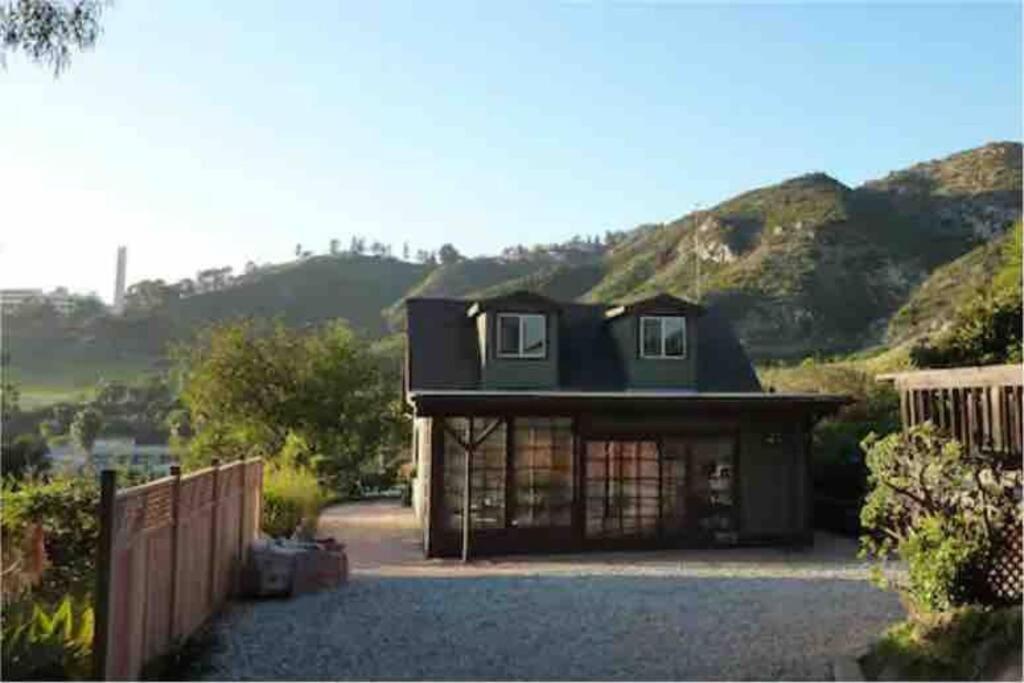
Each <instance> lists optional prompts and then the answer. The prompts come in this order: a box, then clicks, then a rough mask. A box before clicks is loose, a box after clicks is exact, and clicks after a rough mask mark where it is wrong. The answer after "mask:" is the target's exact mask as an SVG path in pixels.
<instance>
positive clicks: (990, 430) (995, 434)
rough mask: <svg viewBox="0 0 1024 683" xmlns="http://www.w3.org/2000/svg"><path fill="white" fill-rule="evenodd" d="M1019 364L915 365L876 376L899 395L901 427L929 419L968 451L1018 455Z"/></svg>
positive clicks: (1012, 456) (1019, 432)
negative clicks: (919, 367) (925, 367)
mask: <svg viewBox="0 0 1024 683" xmlns="http://www.w3.org/2000/svg"><path fill="white" fill-rule="evenodd" d="M1022 372H1024V370H1022V368H1021V366H1020V365H992V366H986V367H971V368H949V369H944V370H918V371H915V372H898V373H893V374H889V375H881V376H879V378H878V379H879V380H882V381H891V382H893V384H894V385H895V387H896V391H897V392H898V393H899V396H900V419H901V421H902V422H903V426H904V427H910V426H912V425H916V424H920V423H922V422H925V421H928V420H931V422H932V424H934V425H935V426H936V427H938V428H939V429H941V430H943V431H945V432H947V433H949V434H951V435H952V436H953V437H954V438H956V439H957V440H958V441H960V442H961V443H962V444H964V447H965V448H967V449H968V450H969V451H970V452H977V451H979V450H984V451H989V452H992V453H998V454H1004V455H1006V456H1008V457H1010V458H1013V459H1016V460H1019V459H1020V457H1021V450H1022V449H1021V441H1022V437H1021V430H1022V428H1024V425H1022V413H1024V409H1022V393H1024V391H1022V386H1021V385H1022V383H1024V381H1022Z"/></svg>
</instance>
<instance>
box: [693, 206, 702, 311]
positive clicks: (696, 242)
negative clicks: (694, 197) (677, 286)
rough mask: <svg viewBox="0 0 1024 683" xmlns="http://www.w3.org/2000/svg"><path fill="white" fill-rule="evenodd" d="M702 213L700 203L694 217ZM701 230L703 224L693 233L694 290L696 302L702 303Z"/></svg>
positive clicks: (695, 208) (695, 209)
mask: <svg viewBox="0 0 1024 683" xmlns="http://www.w3.org/2000/svg"><path fill="white" fill-rule="evenodd" d="M698 212H700V203H699V202H698V203H696V204H694V205H693V213H694V217H695V218H696V217H697V214H698ZM700 228H701V224H698V225H697V227H696V229H695V230H694V231H693V258H694V259H695V261H694V278H695V283H694V290H695V291H696V295H697V297H696V302H697V303H700V297H701V291H700Z"/></svg>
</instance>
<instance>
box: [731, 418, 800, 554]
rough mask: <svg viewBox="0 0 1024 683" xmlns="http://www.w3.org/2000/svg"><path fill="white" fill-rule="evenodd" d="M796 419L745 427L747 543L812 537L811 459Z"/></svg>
mask: <svg viewBox="0 0 1024 683" xmlns="http://www.w3.org/2000/svg"><path fill="white" fill-rule="evenodd" d="M804 441H805V439H804V432H803V427H802V425H801V422H799V421H798V420H796V419H791V420H788V421H787V420H783V419H781V418H780V419H779V420H778V421H777V422H773V423H765V422H756V423H753V424H747V425H744V427H743V429H742V430H741V439H740V461H739V472H740V473H739V485H740V490H739V495H740V500H741V501H742V502H741V506H740V511H741V526H740V528H741V534H742V535H743V536H744V537H745V538H746V539H747V540H758V539H762V538H776V539H777V538H789V539H796V538H798V537H803V536H805V535H806V534H807V533H809V521H810V516H809V511H808V507H807V504H808V500H807V489H808V481H809V473H808V471H807V469H808V458H807V457H806V453H805V452H804Z"/></svg>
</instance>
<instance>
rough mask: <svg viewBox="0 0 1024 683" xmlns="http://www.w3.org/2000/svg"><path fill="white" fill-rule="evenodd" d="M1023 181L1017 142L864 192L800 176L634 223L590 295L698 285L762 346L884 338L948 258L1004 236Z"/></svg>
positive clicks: (791, 350)
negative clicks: (703, 207) (672, 217)
mask: <svg viewBox="0 0 1024 683" xmlns="http://www.w3.org/2000/svg"><path fill="white" fill-rule="evenodd" d="M1020 188H1021V146H1020V145H1019V144H1017V143H997V144H992V145H987V146H985V147H981V148H978V149H975V150H970V151H968V152H962V153H959V154H955V155H953V156H951V157H948V158H946V159H942V160H939V161H932V162H928V163H925V164H919V165H917V166H914V167H912V168H910V169H907V170H905V171H899V172H896V173H892V174H890V175H889V176H887V177H886V178H883V179H881V180H878V181H873V182H869V183H866V184H864V185H862V186H860V187H857V188H850V187H847V186H845V185H843V184H842V183H840V182H839V181H837V180H835V179H834V178H831V177H829V176H828V175H825V174H820V173H816V174H811V175H807V176H802V177H799V178H794V179H792V180H788V181H785V182H782V183H780V184H778V185H773V186H770V187H765V188H760V189H757V190H754V191H751V192H748V193H745V194H742V195H740V196H738V197H735V198H733V199H730V200H727V201H725V202H723V203H721V204H719V205H718V206H715V207H713V208H711V209H710V210H707V211H701V212H695V213H691V214H688V215H686V216H683V217H682V218H680V219H678V220H676V221H673V222H671V223H668V224H666V225H660V226H652V227H648V228H644V229H640V230H637V231H635V232H634V233H633V234H632V236H631V238H630V239H629V240H627V241H626V242H625V243H624V244H622V245H619V246H618V247H616V248H615V249H614V250H613V251H612V252H611V253H610V254H609V255H608V257H607V275H606V276H605V277H604V278H603V279H602V281H601V282H599V283H598V284H597V285H596V286H595V287H594V288H593V289H592V290H590V292H588V293H587V294H586V295H585V296H586V298H588V299H590V300H605V299H619V298H632V297H637V296H643V295H645V294H649V293H650V292H653V291H655V290H667V291H670V292H672V293H675V294H679V295H682V296H689V297H696V296H697V294H698V291H699V292H700V293H701V295H702V298H704V299H705V300H708V301H712V302H715V303H718V304H720V305H722V306H723V307H725V308H726V310H727V311H728V312H729V314H730V316H731V317H732V319H733V321H734V323H735V324H736V325H737V327H738V328H739V330H740V334H741V336H742V337H743V339H744V340H745V342H746V343H747V345H748V348H750V349H751V351H752V352H753V353H754V354H755V355H756V356H759V357H762V358H765V357H776V358H778V357H793V356H801V355H806V354H807V353H810V352H816V351H817V352H836V351H848V350H853V349H857V348H861V347H864V346H869V345H873V344H877V343H881V342H882V341H883V340H884V335H885V331H886V327H887V324H888V320H889V317H890V316H891V315H892V314H893V313H894V312H895V311H896V310H898V309H899V308H900V306H902V305H903V303H905V302H906V301H907V300H908V298H909V297H910V296H911V294H912V293H913V292H914V291H915V289H916V288H917V286H919V285H920V284H921V283H922V282H923V281H924V280H925V279H926V277H927V276H928V275H929V273H931V272H932V271H933V270H934V269H935V268H936V267H938V266H940V265H942V264H944V263H947V262H949V261H950V260H952V259H955V258H957V257H959V256H961V255H963V254H965V253H967V252H968V251H970V250H971V249H973V248H975V247H977V246H979V245H981V244H984V243H986V242H987V241H989V240H991V239H993V238H996V237H998V236H999V235H1001V234H1003V233H1004V232H1005V231H1006V229H1007V228H1008V227H1009V226H1010V225H1011V224H1012V222H1013V221H1014V220H1015V219H1016V218H1017V217H1018V216H1020V212H1021V199H1020ZM698 261H699V264H698ZM698 266H699V269H700V277H699V278H698Z"/></svg>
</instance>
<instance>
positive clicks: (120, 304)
mask: <svg viewBox="0 0 1024 683" xmlns="http://www.w3.org/2000/svg"><path fill="white" fill-rule="evenodd" d="M127 265H128V247H118V248H117V277H116V278H115V280H114V313H115V314H117V315H121V314H122V313H124V273H125V268H126V267H127Z"/></svg>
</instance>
